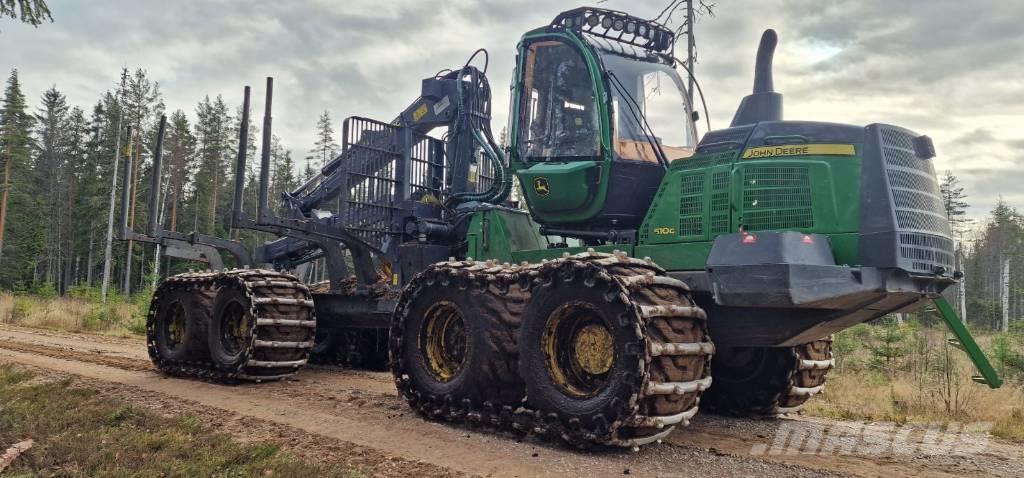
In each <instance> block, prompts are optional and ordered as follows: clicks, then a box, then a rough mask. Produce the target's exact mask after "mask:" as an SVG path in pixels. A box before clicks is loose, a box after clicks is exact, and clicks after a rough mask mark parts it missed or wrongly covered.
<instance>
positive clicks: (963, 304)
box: [956, 245, 967, 327]
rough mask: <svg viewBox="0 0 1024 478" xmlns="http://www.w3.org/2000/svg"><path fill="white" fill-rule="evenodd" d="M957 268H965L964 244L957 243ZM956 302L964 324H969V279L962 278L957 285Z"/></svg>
mask: <svg viewBox="0 0 1024 478" xmlns="http://www.w3.org/2000/svg"><path fill="white" fill-rule="evenodd" d="M956 262H957V268H956V270H958V271H962V270H964V250H963V246H962V245H957V249H956ZM956 304H957V308H959V309H960V310H958V311H957V312H959V313H960V320H962V321H963V323H964V326H965V327H966V326H967V281H966V280H964V279H962V278H961V279H960V283H959V284H957V286H956Z"/></svg>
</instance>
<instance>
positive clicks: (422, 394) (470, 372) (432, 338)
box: [390, 266, 523, 415]
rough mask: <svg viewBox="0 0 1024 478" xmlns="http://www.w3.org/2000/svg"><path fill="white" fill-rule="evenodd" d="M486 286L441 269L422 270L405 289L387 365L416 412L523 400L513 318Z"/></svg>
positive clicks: (467, 274) (460, 272)
mask: <svg viewBox="0 0 1024 478" xmlns="http://www.w3.org/2000/svg"><path fill="white" fill-rule="evenodd" d="M489 287H491V286H490V285H488V282H487V281H485V280H480V278H478V277H476V276H475V275H474V274H472V273H471V272H468V271H465V270H459V269H449V268H446V267H445V266H434V267H432V268H430V269H428V270H426V271H424V272H423V273H422V274H421V275H419V276H417V278H416V279H415V280H414V281H413V282H412V283H411V284H410V285H409V286H407V287H406V290H405V292H404V293H403V295H402V298H401V299H400V300H399V305H398V307H396V309H395V319H394V321H393V326H392V330H391V339H390V351H391V357H392V360H391V368H392V373H393V374H394V376H395V378H396V381H397V383H398V385H399V391H400V392H401V393H402V395H403V396H404V397H405V398H406V399H407V400H408V401H409V402H410V404H412V405H413V407H414V408H416V409H417V410H418V411H419V412H420V413H423V414H425V415H438V414H440V413H442V412H444V411H445V409H446V408H448V409H450V408H452V407H453V406H457V407H459V408H460V410H463V411H468V409H470V408H475V407H479V406H481V405H482V404H484V402H490V403H491V405H492V406H493V405H499V406H500V405H507V404H514V403H518V402H519V401H521V400H522V397H523V385H522V382H521V381H520V380H519V378H518V376H517V374H516V366H515V364H516V360H517V358H518V354H517V352H518V350H517V347H516V343H515V328H514V327H512V326H510V323H512V324H517V323H518V317H515V318H510V317H509V316H507V315H505V314H502V313H501V309H499V308H495V307H492V305H494V302H495V300H494V296H493V295H492V294H491V293H490V292H489V291H488V288H489ZM451 411H452V410H449V412H451Z"/></svg>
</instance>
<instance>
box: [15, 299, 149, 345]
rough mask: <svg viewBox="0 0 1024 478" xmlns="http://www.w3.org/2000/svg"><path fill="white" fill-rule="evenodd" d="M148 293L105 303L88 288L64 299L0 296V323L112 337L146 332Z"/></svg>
mask: <svg viewBox="0 0 1024 478" xmlns="http://www.w3.org/2000/svg"><path fill="white" fill-rule="evenodd" d="M149 297H150V296H149V294H139V295H138V296H133V297H132V298H130V299H125V298H121V297H116V296H115V297H112V298H111V299H110V300H108V301H107V303H106V304H104V303H102V302H101V301H100V299H99V296H98V294H92V291H91V290H89V289H83V290H77V291H73V292H72V294H69V295H67V296H64V297H45V296H43V297H41V296H36V295H23V294H12V293H9V292H3V293H0V323H4V324H14V325H21V326H25V327H37V328H44V329H55V330H63V331H69V332H98V333H104V334H113V335H122V336H123V335H130V334H143V333H145V332H146V315H145V314H146V310H147V309H148V307H149Z"/></svg>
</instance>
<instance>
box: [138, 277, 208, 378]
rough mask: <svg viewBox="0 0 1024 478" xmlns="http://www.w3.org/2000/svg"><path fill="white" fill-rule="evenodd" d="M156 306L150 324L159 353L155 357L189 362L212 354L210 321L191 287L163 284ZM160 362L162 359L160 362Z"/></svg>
mask: <svg viewBox="0 0 1024 478" xmlns="http://www.w3.org/2000/svg"><path fill="white" fill-rule="evenodd" d="M154 302H155V304H153V305H154V306H155V307H156V310H155V313H154V314H152V320H151V324H150V326H149V327H148V329H149V331H148V335H149V336H150V337H149V340H150V342H151V344H152V348H153V349H154V350H152V351H151V355H152V354H153V352H155V353H156V356H154V357H153V358H154V361H158V362H186V361H198V360H205V359H206V358H207V356H208V352H207V346H206V339H207V323H206V321H205V320H204V319H205V316H204V315H203V314H201V313H200V312H201V311H200V310H198V309H199V308H200V307H201V304H196V301H195V300H194V296H193V294H192V292H191V291H189V290H186V289H181V288H163V287H162V288H161V290H159V291H158V292H157V294H156V296H155V297H154ZM158 365H159V363H158Z"/></svg>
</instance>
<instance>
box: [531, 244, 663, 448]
mask: <svg viewBox="0 0 1024 478" xmlns="http://www.w3.org/2000/svg"><path fill="white" fill-rule="evenodd" d="M573 266H574V264H572V263H566V264H565V267H562V268H560V270H559V271H557V272H556V273H555V274H554V275H553V276H552V277H551V278H550V279H551V280H547V281H545V282H544V283H543V284H542V285H541V286H540V287H537V288H535V289H534V290H533V295H532V297H531V298H530V302H529V303H528V304H527V306H526V310H525V311H524V314H523V316H524V317H525V320H524V321H523V326H522V329H521V332H520V343H522V344H525V346H524V347H523V349H522V351H521V357H520V362H519V373H520V375H521V376H522V377H523V379H524V381H525V382H526V390H527V397H528V398H527V402H528V404H529V407H530V408H532V409H535V410H537V411H538V412H540V413H541V415H543V416H547V415H550V414H554V415H557V417H558V418H559V419H560V420H562V421H564V422H565V423H566V425H568V424H569V423H573V424H577V423H578V424H580V425H582V427H584V428H587V429H590V430H592V431H593V432H594V433H596V434H599V435H601V434H608V433H610V430H609V426H610V425H611V424H612V423H613V422H617V421H620V420H622V419H624V418H627V417H628V416H629V415H631V413H632V406H633V405H632V404H631V403H630V402H631V401H633V400H634V397H636V396H638V395H639V394H640V391H641V387H643V382H644V379H645V376H644V374H643V371H642V370H638V369H637V363H638V362H643V360H644V359H643V354H644V352H645V350H646V342H645V339H644V336H643V334H641V333H640V331H639V330H638V329H637V327H636V321H635V320H634V319H633V317H632V315H631V312H632V311H631V310H630V308H629V306H628V304H626V303H623V302H622V301H620V300H619V285H618V284H617V283H615V282H614V280H612V279H611V278H610V277H606V278H604V279H601V278H599V277H597V276H598V274H599V272H600V271H601V269H600V268H597V267H584V268H580V270H576V268H574V267H573Z"/></svg>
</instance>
